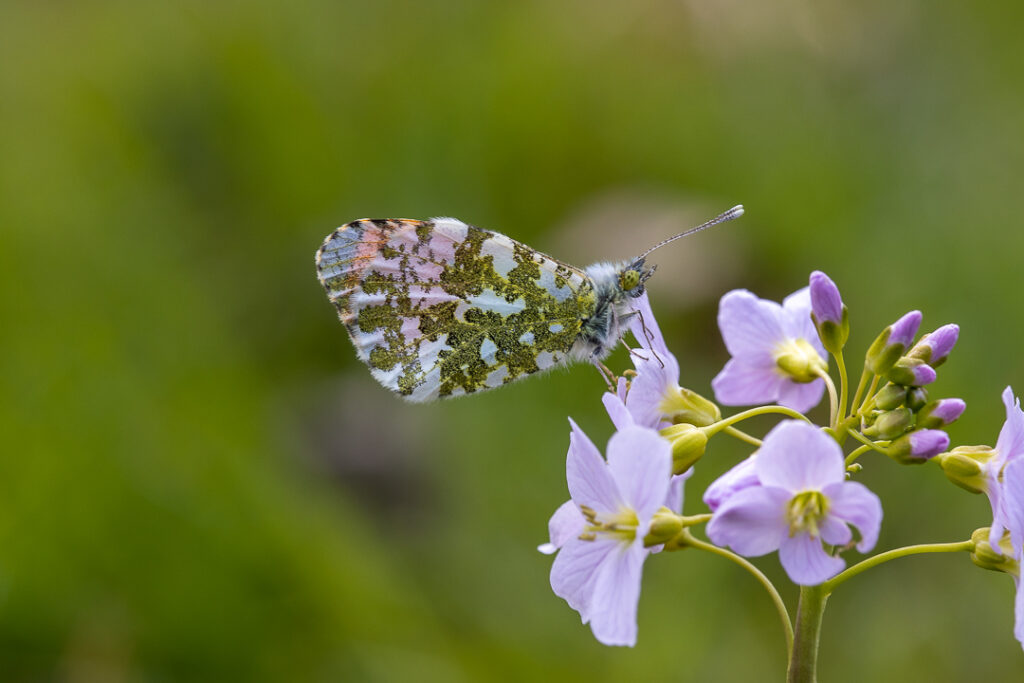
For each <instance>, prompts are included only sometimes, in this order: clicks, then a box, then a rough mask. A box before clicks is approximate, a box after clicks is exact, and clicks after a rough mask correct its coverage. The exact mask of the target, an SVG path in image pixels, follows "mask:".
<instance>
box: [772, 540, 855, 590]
mask: <svg viewBox="0 0 1024 683" xmlns="http://www.w3.org/2000/svg"><path fill="white" fill-rule="evenodd" d="M779 561H780V562H781V563H782V568H783V569H785V570H786V574H788V575H789V578H790V579H791V580H792V581H793V583H796V584H799V585H801V586H817V585H818V584H819V583H821V582H823V581H827V580H828V579H830V578H832V577H833V576H835V575H836V574H838V573H839V572H841V571H843V567H845V566H846V563H845V562H843V560H842V558H839V557H833V556H831V555H829V554H828V553H827V552H825V549H824V548H823V547H822V546H821V540H820V539H817V538H813V537H811V535H810V534H808V533H807V532H801V533H799V534H797V535H796V536H787V537H786V538H785V539H784V540H783V541H782V546H781V547H780V548H779Z"/></svg>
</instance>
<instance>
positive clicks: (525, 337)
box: [519, 332, 533, 346]
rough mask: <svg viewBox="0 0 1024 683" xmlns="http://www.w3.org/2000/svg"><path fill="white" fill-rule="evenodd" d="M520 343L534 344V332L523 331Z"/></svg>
mask: <svg viewBox="0 0 1024 683" xmlns="http://www.w3.org/2000/svg"><path fill="white" fill-rule="evenodd" d="M519 343H520V344H525V345H526V346H532V345H533V332H523V334H522V335H520V337H519Z"/></svg>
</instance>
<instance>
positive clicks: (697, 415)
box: [660, 387, 722, 427]
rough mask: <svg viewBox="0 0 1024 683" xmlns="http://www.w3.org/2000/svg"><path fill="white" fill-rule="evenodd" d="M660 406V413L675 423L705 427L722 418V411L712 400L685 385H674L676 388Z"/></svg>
mask: <svg viewBox="0 0 1024 683" xmlns="http://www.w3.org/2000/svg"><path fill="white" fill-rule="evenodd" d="M660 408H661V412H662V414H663V415H667V416H668V417H669V419H670V420H671V421H672V422H674V423H675V424H691V425H696V426H698V427H707V426H708V425H710V424H714V423H715V422H718V421H719V420H721V419H722V411H721V410H719V408H718V406H717V405H715V403H714V401H710V400H708V399H706V398H704V397H703V396H701V395H700V394H698V393H697V392H696V391H692V390H690V389H687V388H685V387H676V390H675V391H673V392H671V394H670V395H669V396H667V397H666V398H665V400H664V401H662V402H661V406H660Z"/></svg>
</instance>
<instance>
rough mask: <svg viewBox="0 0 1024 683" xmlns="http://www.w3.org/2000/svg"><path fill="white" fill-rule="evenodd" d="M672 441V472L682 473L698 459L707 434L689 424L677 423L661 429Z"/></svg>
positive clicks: (705, 444) (702, 453)
mask: <svg viewBox="0 0 1024 683" xmlns="http://www.w3.org/2000/svg"><path fill="white" fill-rule="evenodd" d="M661 435H662V436H663V437H665V438H666V439H668V440H669V441H670V442H671V443H672V473H673V474H683V473H684V472H686V471H687V470H688V469H690V468H691V467H693V465H694V463H696V462H697V461H698V460H700V458H701V456H702V455H704V451H705V449H706V448H707V445H708V437H707V434H705V433H704V430H703V429H701V428H700V427H694V426H693V425H691V424H677V425H672V426H671V427H666V428H665V429H662V430H661Z"/></svg>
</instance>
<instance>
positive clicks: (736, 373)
mask: <svg viewBox="0 0 1024 683" xmlns="http://www.w3.org/2000/svg"><path fill="white" fill-rule="evenodd" d="M718 326H719V328H720V329H721V331H722V338H723V340H724V341H725V346H726V348H727V349H728V350H729V353H730V354H732V358H731V359H730V360H729V362H728V363H726V364H725V368H723V369H722V371H721V372H720V373H718V376H717V377H715V379H714V380H713V381H712V383H711V386H712V387H713V388H714V390H715V397H716V398H717V399H718V401H719V403H724V404H726V405H734V406H735V405H754V404H758V403H772V402H778V403H779V404H781V405H784V406H786V407H788V408H792V409H793V410H798V411H801V412H804V411H806V410H809V409H810V408H813V407H814V406H815V405H817V404H818V402H819V401H821V397H822V394H823V393H824V391H825V383H824V381H823V380H822V379H820V378H814V376H815V374H816V373H817V372H819V371H820V372H823V371H824V370H825V369H826V368H827V367H828V365H827V363H828V361H827V360H826V359H827V357H826V355H825V348H824V347H823V346H822V344H821V341H820V340H819V339H818V333H817V330H815V328H814V323H813V321H812V320H811V298H810V294H809V291H808V288H807V287H804V288H803V289H801V290H799V291H797V292H794V293H793V294H791V295H789V296H788V297H786V299H785V300H784V301H783V302H782V305H781V306H780V305H779V304H777V303H775V302H774V301H767V300H765V299H759V298H758V297H756V296H754V295H753V294H751V293H750V292H748V291H746V290H733V291H731V292H729V293H728V294H726V295H725V296H723V297H722V301H721V304H720V305H719V309H718ZM793 361H795V362H796V365H801V370H800V372H802V374H800V376H796V375H794V374H793V370H792V368H793ZM783 365H786V367H787V368H790V370H789V371H787V370H784V369H783V367H782V366H783Z"/></svg>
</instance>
